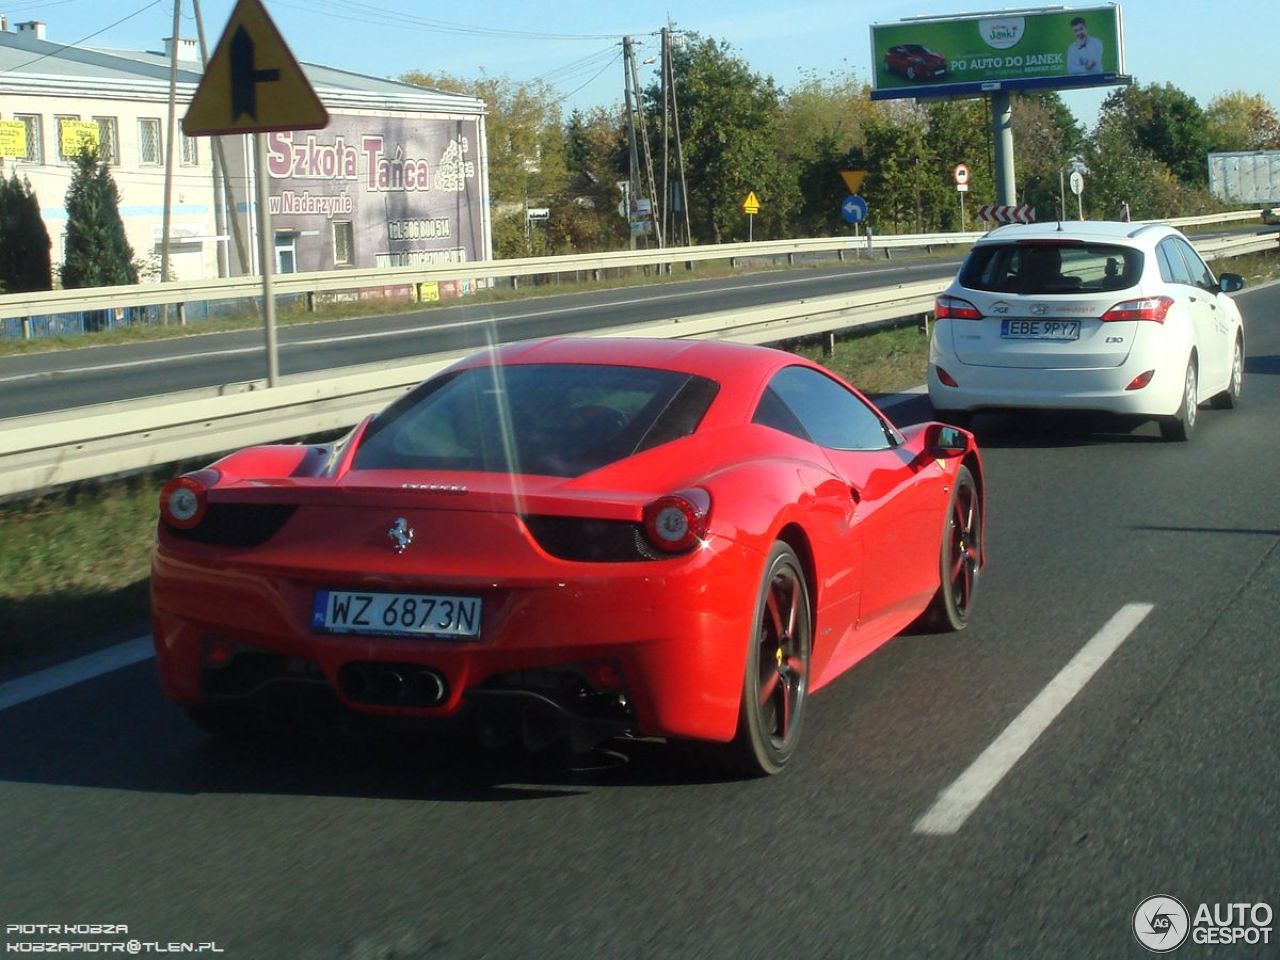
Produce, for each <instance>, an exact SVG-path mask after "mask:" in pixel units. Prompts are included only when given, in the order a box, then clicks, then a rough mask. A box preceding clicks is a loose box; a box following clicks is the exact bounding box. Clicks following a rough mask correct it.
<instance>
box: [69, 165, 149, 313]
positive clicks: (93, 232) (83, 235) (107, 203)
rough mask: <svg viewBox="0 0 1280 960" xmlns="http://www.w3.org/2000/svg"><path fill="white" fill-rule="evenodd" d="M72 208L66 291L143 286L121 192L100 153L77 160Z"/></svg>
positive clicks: (73, 177)
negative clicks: (122, 213) (126, 226)
mask: <svg viewBox="0 0 1280 960" xmlns="http://www.w3.org/2000/svg"><path fill="white" fill-rule="evenodd" d="M66 208H67V232H66V239H65V255H64V257H63V261H62V285H63V286H64V287H66V288H68V289H71V288H75V287H107V286H115V285H118V284H126V283H137V282H138V270H137V267H135V266H134V263H133V248H132V247H130V246H129V241H128V240H127V239H126V237H125V232H124V221H122V220H121V219H120V191H119V190H118V189H117V188H116V183H115V180H113V179H112V178H111V171H110V170H109V169H108V168H107V165H106V163H104V162H102V161H101V160H100V159H99V158H98V153H97V151H96V150H93V149H86V150H83V151H81V152H80V153H79V154H78V155H77V156H76V158H75V172H74V173H73V174H72V175H71V186H70V187H68V188H67V199H66Z"/></svg>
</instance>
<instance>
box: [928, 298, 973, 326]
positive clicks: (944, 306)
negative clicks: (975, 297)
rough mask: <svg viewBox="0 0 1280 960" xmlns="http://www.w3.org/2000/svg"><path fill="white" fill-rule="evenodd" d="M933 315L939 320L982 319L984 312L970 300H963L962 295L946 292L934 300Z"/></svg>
mask: <svg viewBox="0 0 1280 960" xmlns="http://www.w3.org/2000/svg"><path fill="white" fill-rule="evenodd" d="M933 315H934V316H935V317H936V318H937V319H939V320H981V319H982V313H981V312H980V311H979V310H978V308H977V307H975V306H974V305H973V304H972V303H970V302H969V301H968V300H962V299H961V298H960V297H950V296H947V295H946V294H943V295H942V296H940V297H938V299H937V300H935V301H934V304H933Z"/></svg>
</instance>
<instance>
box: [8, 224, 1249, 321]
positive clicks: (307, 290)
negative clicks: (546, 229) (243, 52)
mask: <svg viewBox="0 0 1280 960" xmlns="http://www.w3.org/2000/svg"><path fill="white" fill-rule="evenodd" d="M1259 216H1260V214H1259V212H1258V211H1255V210H1247V211H1240V212H1234V213H1223V214H1211V215H1209V216H1203V217H1181V218H1176V219H1173V220H1162V221H1152V222H1160V223H1168V224H1172V225H1174V226H1198V225H1204V224H1209V223H1230V222H1236V221H1244V220H1250V219H1257V218H1258V217H1259ZM983 235H984V234H983V232H982V231H970V232H967V233H919V234H901V235H885V236H876V237H872V238H868V237H865V236H864V237H825V238H819V239H810V240H766V241H761V242H758V243H721V244H714V245H708V246H699V247H665V248H662V249H657V250H618V251H610V252H607V253H593V254H574V255H571V256H555V257H526V258H522V259H517V260H485V261H477V262H474V263H458V264H449V265H446V266H442V267H418V266H408V267H378V268H375V269H358V270H342V269H334V270H326V271H320V272H314V273H292V274H283V275H280V276H277V277H275V278H274V287H275V292H276V294H277V295H290V294H293V295H299V294H304V295H305V294H316V293H333V292H337V291H344V290H358V289H368V288H374V287H383V288H385V287H414V286H417V285H420V284H428V283H439V282H442V281H453V280H456V281H469V280H470V281H475V280H493V279H497V278H512V279H513V280H518V278H520V277H530V276H544V275H550V274H564V273H598V272H600V271H604V270H609V269H618V268H625V267H646V266H658V267H661V266H672V265H675V264H680V263H693V262H697V261H707V260H741V259H746V258H749V257H782V256H785V257H789V258H794V257H795V256H797V255H800V254H815V253H816V254H821V253H826V254H835V255H838V256H841V257H843V256H844V255H845V254H857V255H861V254H865V253H868V252H873V253H874V252H876V251H884V252H885V253H886V254H887V253H888V252H889V251H891V250H901V249H910V248H916V247H935V246H949V245H956V244H969V243H972V242H973V241H975V240H977V239H978V238H979V237H982V236H983ZM261 294H262V281H261V278H260V277H257V276H251V277H230V278H226V279H219V280H198V281H190V282H171V283H155V284H133V285H125V286H116V287H94V288H88V289H78V290H52V291H49V290H46V291H41V292H37V293H15V294H0V320H7V319H13V318H21V317H31V316H46V315H51V314H59V313H77V312H83V311H93V310H110V309H117V308H124V307H151V306H160V305H164V304H168V305H181V304H185V303H194V302H198V301H205V302H216V301H221V300H240V299H253V298H257V297H260V296H261Z"/></svg>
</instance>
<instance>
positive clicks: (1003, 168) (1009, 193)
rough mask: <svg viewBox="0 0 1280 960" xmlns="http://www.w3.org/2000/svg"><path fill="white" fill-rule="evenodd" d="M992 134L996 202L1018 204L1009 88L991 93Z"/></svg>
mask: <svg viewBox="0 0 1280 960" xmlns="http://www.w3.org/2000/svg"><path fill="white" fill-rule="evenodd" d="M991 135H992V139H993V140H994V141H995V145H996V170H995V174H996V203H998V204H1000V205H1001V206H1006V207H1014V206H1017V205H1018V190H1017V185H1016V184H1015V182H1014V179H1013V108H1012V106H1011V104H1010V101H1009V92H1008V91H1007V90H999V91H997V92H995V93H993V94H992V95H991Z"/></svg>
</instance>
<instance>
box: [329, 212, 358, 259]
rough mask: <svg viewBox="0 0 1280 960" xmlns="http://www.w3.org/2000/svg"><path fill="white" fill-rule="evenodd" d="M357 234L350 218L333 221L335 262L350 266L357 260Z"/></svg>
mask: <svg viewBox="0 0 1280 960" xmlns="http://www.w3.org/2000/svg"><path fill="white" fill-rule="evenodd" d="M355 246H356V245H355V235H354V233H353V231H352V228H351V221H350V220H335V221H333V264H334V266H336V267H349V266H351V264H353V263H355V262H356V258H355Z"/></svg>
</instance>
